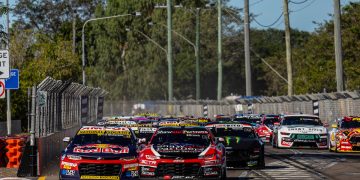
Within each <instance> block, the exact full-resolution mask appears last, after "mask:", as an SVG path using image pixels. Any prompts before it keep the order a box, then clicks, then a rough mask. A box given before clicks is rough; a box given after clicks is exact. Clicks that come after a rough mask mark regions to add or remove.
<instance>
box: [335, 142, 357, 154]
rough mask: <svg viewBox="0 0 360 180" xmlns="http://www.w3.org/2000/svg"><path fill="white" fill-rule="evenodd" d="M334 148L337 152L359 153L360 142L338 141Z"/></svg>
mask: <svg viewBox="0 0 360 180" xmlns="http://www.w3.org/2000/svg"><path fill="white" fill-rule="evenodd" d="M336 147H337V149H336V151H337V152H360V142H352V143H350V142H349V141H340V143H338V144H336ZM334 150H335V148H334Z"/></svg>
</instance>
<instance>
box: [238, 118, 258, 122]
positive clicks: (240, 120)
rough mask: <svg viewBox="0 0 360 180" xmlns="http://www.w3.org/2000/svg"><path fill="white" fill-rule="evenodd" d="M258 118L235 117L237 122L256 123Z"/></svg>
mask: <svg viewBox="0 0 360 180" xmlns="http://www.w3.org/2000/svg"><path fill="white" fill-rule="evenodd" d="M259 120H260V119H258V118H256V119H255V118H248V117H241V118H235V119H234V121H236V122H248V123H256V121H259Z"/></svg>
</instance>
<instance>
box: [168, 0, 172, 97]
mask: <svg viewBox="0 0 360 180" xmlns="http://www.w3.org/2000/svg"><path fill="white" fill-rule="evenodd" d="M171 1H172V0H167V35H168V45H167V48H168V50H167V52H168V53H167V60H168V96H169V97H168V100H169V101H172V100H173V69H172V66H173V60H172V55H173V54H172V17H171V15H172V9H171V8H172V7H171Z"/></svg>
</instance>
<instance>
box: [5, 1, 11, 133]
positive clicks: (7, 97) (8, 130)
mask: <svg viewBox="0 0 360 180" xmlns="http://www.w3.org/2000/svg"><path fill="white" fill-rule="evenodd" d="M6 7H7V10H8V11H7V14H6V33H7V40H6V41H7V43H6V49H7V50H9V51H10V31H9V25H10V16H9V13H10V6H9V0H6ZM9 58H10V56H9ZM9 67H11V66H10V60H9ZM6 121H7V135H8V136H9V135H11V102H10V89H7V90H6Z"/></svg>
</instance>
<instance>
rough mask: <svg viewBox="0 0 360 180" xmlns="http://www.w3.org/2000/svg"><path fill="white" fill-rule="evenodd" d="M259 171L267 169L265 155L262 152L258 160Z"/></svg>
mask: <svg viewBox="0 0 360 180" xmlns="http://www.w3.org/2000/svg"><path fill="white" fill-rule="evenodd" d="M256 168H257V169H265V155H264V151H263V152H262V154H261V156H260V157H259V160H258V165H257V166H256Z"/></svg>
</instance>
